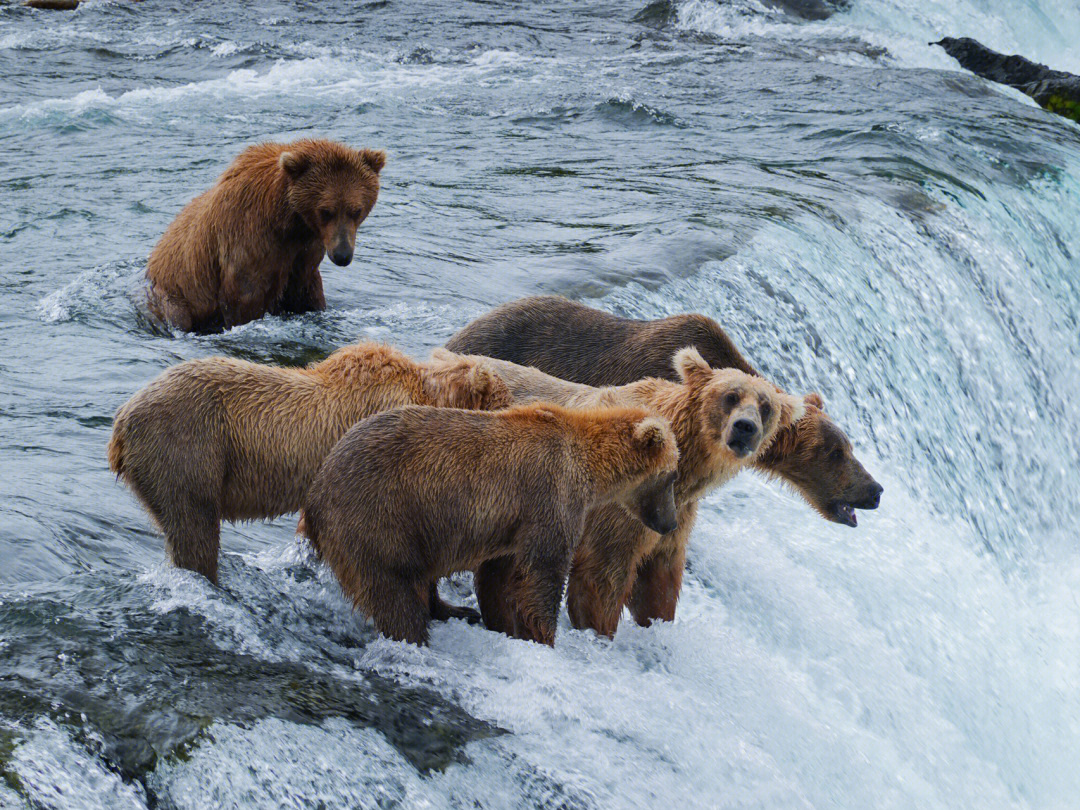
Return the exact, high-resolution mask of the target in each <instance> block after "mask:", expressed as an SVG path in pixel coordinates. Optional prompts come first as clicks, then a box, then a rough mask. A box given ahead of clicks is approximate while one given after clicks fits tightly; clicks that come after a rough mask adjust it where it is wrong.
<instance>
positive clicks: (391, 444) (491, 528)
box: [300, 403, 679, 645]
mask: <svg viewBox="0 0 1080 810" xmlns="http://www.w3.org/2000/svg"><path fill="white" fill-rule="evenodd" d="M678 456H679V452H678V447H677V444H676V441H675V437H674V435H673V434H672V432H671V428H670V426H669V425H668V424H667V423H666V422H665V421H664V420H663V419H660V418H658V417H656V416H653V415H650V413H649V411H647V410H645V409H643V408H596V409H581V410H568V409H564V408H561V407H559V406H556V405H551V404H548V403H541V404H535V405H524V406H519V407H515V408H511V409H509V410H505V411H500V412H495V413H482V412H475V411H461V410H453V409H439V408H425V407H407V408H399V409H396V410H393V411H387V412H385V413H381V414H378V415H376V416H373V417H371V418H369V419H365V420H364V421H363V422H360V423H359V424H357V425H355V426H354V427H353V428H351V429H350V430H349V432H348V433H347V434H346V435H345V436H344V437H343V438H342V439H341V441H340V442H338V444H337V445H336V446H335V447H334V449H333V450H332V451H331V453H330V455H329V456H328V457H327V459H326V461H325V462H324V463H323V466H322V468H321V469H320V470H319V474H318V476H316V478H315V481H314V482H313V483H312V485H311V488H310V489H309V490H308V494H307V498H306V499H305V505H304V511H303V513H302V515H301V520H300V530H301V531H302V532H304V533H305V534H307V536H308V537H309V538H310V539H311V542H312V545H313V546H314V547H315V550H316V551H317V553H318V554H319V555H320V556H321V557H322V558H323V559H324V560H326V562H327V563H329V565H330V567H331V568H332V569H333V571H334V573H335V574H336V575H337V578H338V580H339V581H340V582H341V585H342V587H343V588H344V590H345V593H346V594H347V595H348V596H349V598H350V599H352V601H353V604H354V605H355V606H356V607H358V608H360V609H361V610H363V612H364V613H365V614H367V615H368V616H370V617H371V618H372V619H373V620H374V622H375V626H376V627H377V628H378V629H379V631H380V632H382V633H384V634H386V635H388V636H390V637H391V638H394V639H399V640H404V641H411V642H414V643H417V644H423V643H426V641H427V635H428V629H427V625H428V619H429V617H430V616H431V612H432V605H431V602H430V600H431V595H432V592H433V590H434V585H435V583H436V582H437V581H438V579H439V577H442V576H447V575H449V574H452V573H454V572H455V571H464V570H473V569H476V568H478V567H479V566H480V565H481V564H482V563H484V562H487V561H490V560H496V559H499V560H507V561H509V562H510V566H509V567H510V573H511V574H512V576H511V577H508V578H507V580H506V581H508V582H511V581H512V582H513V584H514V585H513V592H512V593H506V594H504V597H505V598H506V599H507V601H508V602H509V604H510V606H511V612H512V613H513V614H514V615H516V616H517V617H519V620H520V621H519V624H518V626H516V627H515V628H514V629H513V632H514V633H515V635H517V636H518V637H522V638H529V639H532V640H534V641H538V642H541V643H543V644H548V645H550V644H553V643H554V641H555V624H556V618H557V615H558V610H559V604H560V602H561V600H562V593H563V587H564V585H565V582H566V577H567V574H568V573H569V571H570V562H571V559H572V557H573V554H574V549H575V547H576V546H577V544H578V542H579V540H580V538H581V532H582V528H583V526H584V523H585V513H586V512H587V511H588V510H589V509H590V508H592V507H593V506H596V505H599V504H604V503H618V504H619V505H620V506H622V507H623V508H624V509H625V510H627V511H628V512H630V513H631V514H633V515H634V516H635V517H636V518H637V519H638V520H641V521H643V522H645V523H646V525H648V526H650V527H652V528H653V529H655V530H656V531H661V532H670V531H672V530H673V529H674V528H675V526H676V523H675V501H674V495H673V488H672V487H673V483H674V481H675V477H676V472H675V471H676V468H677V464H678Z"/></svg>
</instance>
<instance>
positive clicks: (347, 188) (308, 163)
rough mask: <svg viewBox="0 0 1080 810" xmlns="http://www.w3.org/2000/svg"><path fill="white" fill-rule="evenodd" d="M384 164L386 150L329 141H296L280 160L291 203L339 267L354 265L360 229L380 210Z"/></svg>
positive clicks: (282, 154) (283, 153)
mask: <svg viewBox="0 0 1080 810" xmlns="http://www.w3.org/2000/svg"><path fill="white" fill-rule="evenodd" d="M385 163H386V153H385V152H383V151H381V150H378V149H363V150H360V151H356V150H353V149H349V148H348V147H345V146H342V145H341V144H336V143H331V142H329V141H297V142H296V143H294V144H292V145H291V146H290V148H289V150H288V151H286V152H282V153H281V155H280V156H279V157H278V164H279V166H280V167H281V171H282V172H283V173H284V175H285V179H286V188H287V197H288V201H289V205H290V206H291V208H292V210H293V211H294V212H295V213H296V215H297V216H299V217H300V219H301V220H302V221H303V222H304V224H305V225H306V226H307V227H308V228H309V229H311V230H312V231H314V232H315V233H316V234H318V235H319V239H320V240H321V241H322V245H323V248H324V250H325V251H326V253H327V255H329V256H330V260H331V261H332V262H333V263H334V264H336V265H338V266H340V267H345V266H346V265H348V264H349V263H350V262H351V261H352V258H353V251H354V249H355V247H356V229H357V228H358V227H359V225H360V223H361V222H363V221H364V219H366V218H367V215H368V214H369V213H371V209H372V208H374V207H375V200H376V199H377V198H378V196H379V172H381V171H382V168H383V166H384V165H385Z"/></svg>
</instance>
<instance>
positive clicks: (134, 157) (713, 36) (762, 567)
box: [0, 0, 1080, 810]
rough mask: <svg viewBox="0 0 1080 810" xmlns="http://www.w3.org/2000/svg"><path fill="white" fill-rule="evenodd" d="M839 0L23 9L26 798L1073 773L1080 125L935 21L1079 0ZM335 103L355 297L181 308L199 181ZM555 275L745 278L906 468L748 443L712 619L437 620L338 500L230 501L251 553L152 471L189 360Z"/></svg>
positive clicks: (19, 671)
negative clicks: (372, 619)
mask: <svg viewBox="0 0 1080 810" xmlns="http://www.w3.org/2000/svg"><path fill="white" fill-rule="evenodd" d="M841 5H843V6H844V7H843V8H842V9H841V10H840V11H839V12H838V13H836V14H835V15H833V16H831V17H828V18H826V19H821V20H813V21H808V20H805V19H802V18H800V17H798V16H796V15H793V14H790V13H787V12H785V11H784V10H783V8H781V7H780V4H778V3H775V2H770V3H766V4H764V5H762V4H759V3H758V2H756V0H728V1H727V2H720V3H718V2H715V0H674V1H673V2H664V0H662V1H661V2H659V3H653V4H651V5H648V6H646V5H645V0H638V2H637V3H633V2H630V3H617V2H596V3H567V2H562V1H561V0H559V1H556V0H537V1H534V2H443V1H442V0H438V2H426V3H406V2H403V1H402V0H373V1H372V2H351V3H346V2H343V0H321V1H320V2H312V1H311V0H291V1H289V2H286V0H272V1H268V2H260V3H247V2H240V1H239V0H220V2H214V3H181V2H176V1H173V2H168V1H167V0H160V1H158V0H151V1H149V2H144V3H140V4H131V3H124V2H117V3H108V2H95V1H94V0H88V2H84V4H83V5H82V7H81V8H80V9H79V10H78V11H77V12H74V13H63V14H58V13H52V14H49V13H45V12H36V11H30V10H26V9H22V8H17V7H14V6H10V5H9V6H0V77H2V79H0V202H2V205H0V470H2V475H0V777H2V778H0V807H4V808H7V807H26V806H29V807H34V808H52V807H56V808H96V807H102V808H124V807H146V806H158V807H175V808H206V807H218V806H221V807H267V806H269V807H274V806H289V807H293V806H295V807H433V808H442V807H454V808H518V807H536V808H567V810H570V809H571V808H574V809H576V808H597V809H598V810H601V809H604V810H606V808H656V807H685V808H717V807H725V808H870V807H873V808H918V810H926V809H928V808H942V809H943V810H954V809H955V808H969V807H970V808H980V809H981V810H985V809H986V808H1032V809H1033V810H1037V809H1040V810H1041V809H1042V808H1072V807H1075V806H1076V802H1077V796H1080V767H1078V763H1080V550H1078V547H1077V535H1078V533H1080V472H1078V463H1080V324H1078V319H1080V128H1078V127H1077V126H1076V125H1075V124H1073V123H1071V122H1069V121H1067V120H1065V119H1063V118H1059V117H1056V116H1054V115H1052V114H1049V113H1047V112H1044V111H1043V110H1041V109H1039V108H1038V107H1036V106H1035V105H1034V104H1033V103H1032V102H1030V101H1029V100H1028V99H1026V98H1025V97H1023V96H1021V95H1020V94H1018V93H1016V92H1014V91H1011V90H1008V89H1004V88H1001V87H998V86H995V85H991V84H988V83H986V82H984V81H982V80H980V79H977V78H975V77H973V76H971V75H970V74H968V73H966V72H964V71H961V70H960V69H959V67H958V66H957V65H956V63H955V62H954V61H953V60H951V59H950V58H949V57H947V56H946V55H945V54H944V53H943V52H941V51H940V50H939V49H937V48H933V47H931V46H929V45H928V44H927V43H928V42H929V41H930V40H935V39H938V38H940V37H941V36H974V37H976V38H979V39H980V40H982V41H983V42H985V43H986V44H987V45H989V46H991V47H993V48H996V49H998V50H1003V51H1006V52H1014V51H1017V52H1021V53H1023V54H1024V55H1026V56H1028V57H1030V58H1033V59H1036V60H1040V61H1045V62H1047V63H1049V64H1050V65H1051V66H1052V67H1056V68H1061V69H1066V70H1070V69H1071V70H1073V71H1080V51H1078V50H1077V49H1076V47H1075V45H1076V42H1077V41H1078V39H1080V37H1078V35H1080V9H1078V7H1077V6H1076V4H1075V3H1074V2H1072V0H1009V1H1008V2H1001V3H989V2H985V0H948V1H946V0H852V1H851V2H850V3H846V4H841ZM304 135H318V136H324V137H332V138H335V139H338V140H342V141H345V142H348V143H350V144H352V145H356V146H378V147H384V148H386V149H387V150H388V152H389V154H390V160H389V162H388V164H387V167H386V169H385V171H384V173H383V190H382V194H381V197H380V201H379V203H378V205H377V207H376V208H375V210H374V212H373V214H372V215H371V217H370V218H369V219H368V220H367V222H365V223H364V225H363V226H362V227H361V230H360V232H359V236H358V242H357V258H356V260H355V261H354V262H353V264H352V265H351V266H350V267H348V268H338V267H335V266H333V265H332V264H330V263H329V262H328V261H327V262H324V265H323V272H324V279H325V286H326V298H327V303H328V308H327V310H326V311H325V312H324V313H319V314H313V315H307V316H302V317H294V318H288V319H282V318H265V319H263V320H260V321H257V322H253V323H251V324H248V325H246V326H243V327H240V328H237V329H234V330H232V331H230V332H228V333H226V334H222V335H216V336H200V337H194V336H188V335H180V334H172V333H169V332H165V331H162V330H161V329H160V328H155V326H154V325H153V324H152V323H150V322H149V321H148V320H147V319H146V317H145V316H144V314H143V313H142V312H141V310H140V306H139V304H138V301H139V284H140V279H141V275H142V272H143V270H144V267H145V261H146V256H147V254H148V253H149V251H150V250H151V248H152V247H153V245H154V243H155V242H156V240H157V239H158V237H159V236H160V235H161V233H162V232H163V230H164V229H165V227H166V226H167V225H168V223H169V222H170V221H171V219H172V218H173V217H174V216H175V215H176V213H177V212H178V211H179V210H180V208H181V207H182V206H183V205H184V204H185V203H186V202H187V201H188V200H189V199H191V198H192V197H193V196H195V195H196V194H198V193H199V192H201V191H202V190H204V189H205V188H206V187H208V186H209V185H210V183H212V182H213V180H214V178H215V177H216V176H217V175H218V174H219V173H220V172H221V171H222V169H223V168H224V167H225V166H226V165H227V164H228V163H229V161H230V160H231V159H232V158H233V157H234V156H235V155H236V154H237V153H238V152H239V151H240V150H241V149H242V148H243V147H244V146H245V145H248V144H251V143H254V142H258V141H261V140H285V139H291V138H295V137H299V136H304ZM538 292H557V293H561V294H564V295H568V296H571V297H574V298H577V299H580V300H584V301H586V302H588V303H590V304H592V305H594V306H599V307H602V308H604V309H608V310H611V311H614V312H618V313H620V314H623V315H628V316H634V317H650V318H651V317H660V316H663V315H667V314H672V313H677V312H683V311H699V312H704V313H706V314H708V315H710V316H713V317H715V318H716V319H718V320H719V321H720V322H721V323H722V324H723V325H724V326H725V327H726V328H727V329H728V330H729V332H730V333H731V334H732V336H733V337H734V338H735V339H736V341H737V342H738V343H739V344H740V346H741V347H742V348H743V349H744V350H745V352H746V354H747V356H748V357H749V358H750V359H751V360H752V361H753V362H754V363H755V364H756V365H757V366H758V367H759V368H760V369H761V370H762V371H763V372H764V373H766V374H767V375H768V376H770V377H771V378H772V379H774V380H775V381H777V382H778V383H780V384H782V385H784V386H785V387H787V388H788V389H790V390H792V391H797V392H805V391H810V390H816V391H820V392H821V393H822V394H823V396H824V397H825V400H826V402H827V404H828V409H829V411H830V412H831V414H832V415H833V416H834V418H835V419H836V420H837V421H838V422H839V423H840V424H841V425H842V426H843V427H844V428H845V430H846V431H847V432H848V433H849V435H850V436H851V437H852V440H853V442H854V444H855V446H856V451H857V453H858V455H859V456H860V458H862V459H863V461H864V462H865V463H866V466H867V467H868V468H869V469H870V470H871V472H872V473H873V474H874V475H875V477H877V478H878V480H879V481H881V482H882V483H883V484H884V486H885V495H884V498H883V502H882V506H881V508H880V509H879V510H878V511H877V512H864V513H861V515H860V517H861V520H860V526H859V528H857V529H854V530H852V529H848V528H846V527H841V526H837V525H834V524H827V523H825V522H824V521H822V520H821V519H820V518H818V517H817V516H816V514H814V513H813V512H812V511H811V510H810V509H809V507H807V506H806V505H805V504H804V503H803V502H801V501H800V500H799V499H798V498H797V496H795V495H794V494H792V493H791V492H788V491H785V490H784V489H783V488H782V487H780V486H779V485H778V484H777V483H775V482H770V481H767V480H764V479H762V478H760V477H756V476H754V475H750V474H747V475H744V476H743V477H741V478H740V479H738V480H737V481H736V482H734V483H733V484H731V485H730V486H728V487H726V488H725V489H724V490H722V491H720V492H719V493H717V494H715V495H713V496H711V497H710V498H709V499H708V500H707V501H706V503H705V505H704V508H703V509H702V513H701V516H700V518H699V522H698V525H697V528H696V530H695V533H694V537H693V541H692V545H691V549H690V555H689V561H688V572H687V578H686V587H685V591H684V595H683V598H682V601H681V603H680V607H679V615H678V618H677V620H676V621H675V622H674V623H670V624H664V625H661V626H656V627H652V628H648V629H643V628H638V627H636V626H633V624H632V623H631V622H624V624H623V626H622V627H621V628H620V630H619V632H618V634H617V635H616V637H615V638H614V640H613V641H606V640H599V639H597V638H596V637H595V636H594V635H592V634H591V633H586V632H578V631H574V630H573V629H572V628H570V627H569V624H568V622H567V619H566V616H565V612H564V613H563V615H562V618H561V620H560V622H561V624H560V635H559V638H558V641H557V643H556V646H555V648H554V649H548V648H544V647H540V646H537V645H533V644H528V643H524V642H520V641H512V640H509V639H507V638H505V637H503V636H500V635H497V634H494V633H490V632H486V631H485V630H483V629H481V628H478V627H471V626H466V625H464V624H463V623H461V622H449V623H445V624H437V625H434V626H433V628H432V642H431V646H430V647H428V648H425V649H418V648H415V647H410V646H407V645H403V644H398V643H393V642H388V641H386V640H385V639H382V638H379V637H378V636H377V635H376V634H375V633H374V631H373V630H372V629H371V627H370V625H369V624H367V623H366V622H365V621H364V620H363V619H362V618H360V617H358V616H356V615H354V614H352V612H351V611H350V609H349V607H348V605H347V604H346V602H345V600H344V599H343V598H342V596H341V594H340V591H339V589H338V587H337V585H336V582H335V581H334V580H333V578H332V576H330V575H329V574H328V572H327V571H326V570H325V569H323V568H322V566H320V565H319V564H318V563H316V562H315V561H314V560H312V558H311V555H310V552H309V551H308V550H307V549H306V548H305V547H304V546H303V545H302V544H298V543H297V542H296V540H295V539H294V537H293V531H294V527H295V518H294V517H287V518H282V519H280V520H277V521H273V522H269V523H255V524H245V525H239V526H235V527H226V528H225V529H224V531H223V548H224V551H225V554H224V556H223V569H222V587H221V588H220V589H215V588H213V587H211V586H209V585H208V584H207V583H206V582H205V581H203V580H201V579H200V578H198V577H196V576H194V575H191V574H187V573H183V572H178V571H176V570H174V569H171V568H169V567H168V566H167V565H166V564H165V563H164V552H163V544H162V541H161V538H160V537H159V536H158V535H157V534H156V532H155V531H154V530H153V529H152V527H151V525H150V523H149V521H148V519H147V517H146V515H145V514H144V513H143V511H142V510H141V508H140V507H139V505H138V504H137V503H136V501H135V500H134V498H133V497H132V496H131V494H130V493H129V492H128V491H127V490H126V489H125V488H124V486H123V485H121V484H119V483H117V482H116V481H115V480H114V478H113V476H112V475H111V474H110V473H109V471H108V468H107V465H106V462H105V443H106V441H107V439H108V436H109V431H110V426H111V419H112V414H113V412H114V411H115V409H116V407H117V406H118V405H119V404H120V403H122V402H123V401H124V400H125V399H126V398H127V397H128V396H130V395H131V394H132V393H133V392H134V391H135V390H137V389H138V388H139V387H140V386H142V385H143V384H145V383H146V382H147V381H148V380H150V379H151V378H152V377H153V376H155V375H156V374H157V373H159V372H160V371H161V370H162V369H164V368H165V367H166V366H168V365H170V364H172V363H176V362H178V361H181V360H184V359H188V358H193V357H202V356H206V355H211V354H226V355H233V356H237V357H243V358H247V359H253V360H256V361H261V362H275V363H286V364H301V363H306V362H309V361H311V360H313V359H318V358H321V357H323V356H325V355H326V354H327V353H328V352H329V351H331V350H332V349H333V348H335V347H337V346H340V345H343V344H345V343H349V342H352V341H355V340H357V339H362V338H368V339H379V340H387V341H392V342H394V343H395V344H397V345H399V346H401V347H402V348H404V349H405V350H407V351H409V352H411V353H413V354H415V355H418V356H419V355H423V354H425V353H426V352H427V351H428V350H429V349H431V348H432V347H435V346H438V345H441V344H442V343H443V342H445V340H446V339H447V338H448V337H449V336H450V335H451V334H452V333H453V332H454V331H455V330H456V329H458V328H460V327H461V326H462V325H464V324H465V323H466V322H468V320H470V319H471V318H472V317H475V316H476V315H478V314H480V313H482V312H484V311H486V310H487V309H489V308H490V307H492V306H494V305H496V304H498V303H501V302H503V301H506V300H509V299H512V298H515V297H519V296H522V295H527V294H532V293H538ZM467 586H468V583H467V582H459V583H456V584H455V585H453V586H452V587H453V588H455V589H456V591H457V594H456V595H457V596H458V597H461V598H465V597H468V595H469V594H468V587H467Z"/></svg>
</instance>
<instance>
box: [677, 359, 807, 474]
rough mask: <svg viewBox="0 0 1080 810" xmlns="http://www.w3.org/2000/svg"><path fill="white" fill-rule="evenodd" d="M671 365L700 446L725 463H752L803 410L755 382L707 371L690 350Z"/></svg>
mask: <svg viewBox="0 0 1080 810" xmlns="http://www.w3.org/2000/svg"><path fill="white" fill-rule="evenodd" d="M673 362H674V365H675V369H676V371H677V372H678V373H679V377H680V379H681V380H682V382H683V384H684V385H685V386H687V388H688V389H689V393H690V397H691V401H692V402H693V403H694V404H695V405H696V407H697V409H698V413H697V416H698V423H699V424H700V426H701V430H702V432H703V433H704V439H705V441H706V442H707V444H708V445H710V446H711V447H715V448H718V450H719V452H720V454H721V457H726V460H728V461H731V462H735V463H739V464H742V463H746V462H749V461H752V460H754V458H755V457H756V456H757V454H758V453H760V452H761V451H762V450H764V449H765V448H767V447H768V446H769V444H770V443H771V442H772V440H773V437H774V436H775V435H776V431H777V429H778V428H780V427H782V426H786V425H790V424H792V423H793V422H797V421H798V420H799V419H800V418H802V416H803V415H804V412H805V410H806V407H805V405H804V404H803V402H802V401H801V400H799V399H798V398H796V397H793V396H791V395H790V394H786V393H784V392H783V391H780V390H778V389H777V388H776V386H775V385H773V384H772V383H769V382H767V381H766V380H763V379H762V378H761V377H755V376H753V375H750V374H746V373H745V372H742V371H739V370H738V369H734V368H725V369H713V368H711V367H710V366H709V364H708V363H707V362H705V359H704V358H703V357H702V356H701V353H700V352H698V350H697V349H696V348H694V347H693V346H688V347H686V348H684V349H680V350H679V351H678V352H676V353H675V357H674V360H673Z"/></svg>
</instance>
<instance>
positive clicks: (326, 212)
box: [319, 208, 334, 224]
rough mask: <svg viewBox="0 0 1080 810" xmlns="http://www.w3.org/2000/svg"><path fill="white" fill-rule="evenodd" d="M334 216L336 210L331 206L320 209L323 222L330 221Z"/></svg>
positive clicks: (320, 217)
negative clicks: (332, 209)
mask: <svg viewBox="0 0 1080 810" xmlns="http://www.w3.org/2000/svg"><path fill="white" fill-rule="evenodd" d="M333 218H334V212H333V211H331V210H330V209H329V208H322V209H320V210H319V219H320V220H321V221H322V222H323V224H325V223H327V222H329V221H330V220H332V219H333Z"/></svg>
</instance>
